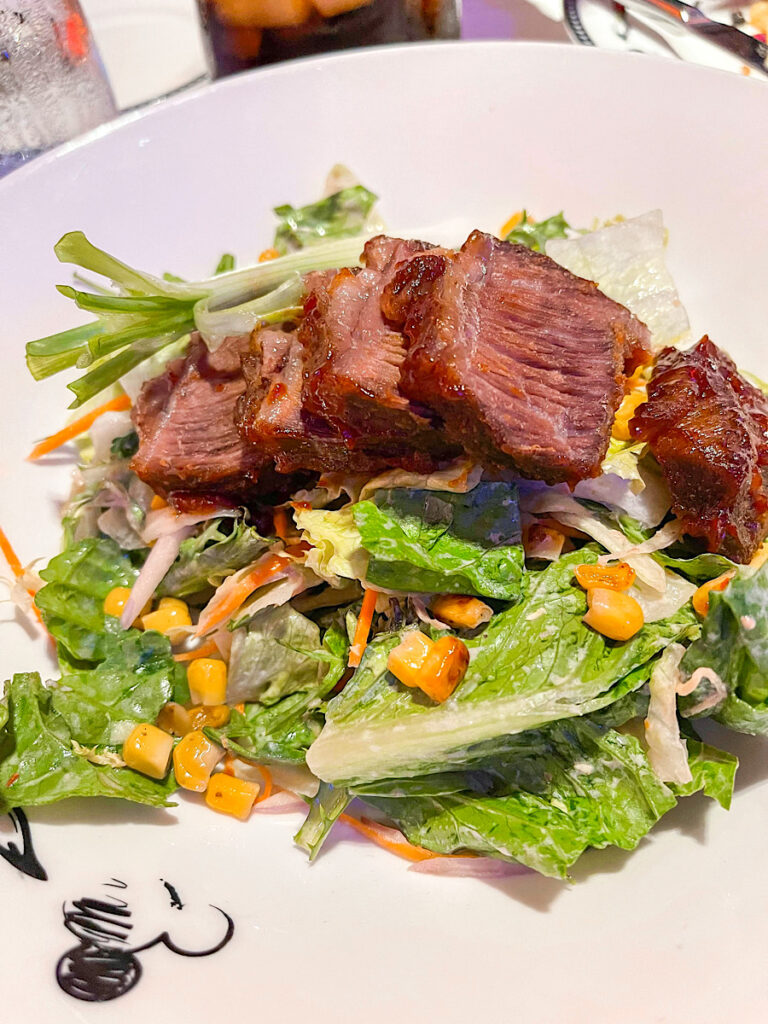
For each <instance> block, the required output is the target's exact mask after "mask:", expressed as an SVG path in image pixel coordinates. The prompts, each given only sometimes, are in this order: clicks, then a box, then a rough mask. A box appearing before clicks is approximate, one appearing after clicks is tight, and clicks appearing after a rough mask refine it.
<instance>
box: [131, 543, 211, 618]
mask: <svg viewBox="0 0 768 1024" xmlns="http://www.w3.org/2000/svg"><path fill="white" fill-rule="evenodd" d="M194 529H195V527H194V526H193V525H190V526H182V527H180V528H179V529H177V530H175V531H174V532H172V533H164V534H163V535H162V537H159V538H158V540H157V541H156V542H155V545H154V546H153V548H152V550H151V551H150V552H149V555H148V556H147V560H146V562H145V563H144V565H143V566H142V568H141V572H140V573H139V575H138V577H137V578H136V582H135V583H134V584H133V587H132V588H131V596H130V597H129V598H128V600H127V601H126V602H125V607H124V608H123V613H122V615H121V616H120V625H121V626H122V627H123V629H130V627H131V625H132V624H133V622H134V620H135V619H136V616H137V615H138V614H139V612H140V611H141V609H142V608H143V607H144V605H145V604H146V603H147V601H149V599H150V598H151V597H152V595H153V594H154V592H155V591H156V590H157V588H158V587H159V585H160V581H161V580H162V578H163V577H164V576H165V574H166V573H167V572H168V570H169V569H170V567H171V566H172V565H173V563H174V562H175V560H176V556H177V555H178V553H179V548H180V547H181V543H182V541H185V540H186V539H187V537H189V536H191V534H192V532H193V531H194Z"/></svg>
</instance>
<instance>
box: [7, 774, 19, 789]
mask: <svg viewBox="0 0 768 1024" xmlns="http://www.w3.org/2000/svg"><path fill="white" fill-rule="evenodd" d="M18 777H19V773H18V772H14V773H13V775H11V777H10V778H9V779H8V781H7V782H6V784H5V788H6V789H10V787H11V786H12V785H13V784H14V782H16V780H17V779H18Z"/></svg>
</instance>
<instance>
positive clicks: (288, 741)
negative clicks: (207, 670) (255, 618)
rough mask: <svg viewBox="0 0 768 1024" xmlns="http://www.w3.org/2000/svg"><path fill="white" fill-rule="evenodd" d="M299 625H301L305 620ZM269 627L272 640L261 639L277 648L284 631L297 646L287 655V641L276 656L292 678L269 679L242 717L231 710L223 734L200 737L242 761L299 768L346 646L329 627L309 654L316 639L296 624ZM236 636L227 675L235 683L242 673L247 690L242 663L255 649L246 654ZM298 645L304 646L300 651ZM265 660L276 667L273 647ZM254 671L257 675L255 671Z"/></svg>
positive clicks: (343, 663) (339, 631)
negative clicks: (309, 667)
mask: <svg viewBox="0 0 768 1024" xmlns="http://www.w3.org/2000/svg"><path fill="white" fill-rule="evenodd" d="M295 615H297V616H298V619H303V618H304V617H303V616H301V615H299V614H298V612H296V613H295ZM304 622H305V623H307V622H309V620H306V619H305V620H304ZM271 627H272V629H273V636H272V637H267V639H268V640H270V641H271V643H272V644H275V645H279V644H280V643H281V640H282V641H286V640H288V636H287V633H286V630H287V629H291V628H292V629H293V630H294V637H293V639H294V640H297V641H298V643H297V644H296V646H295V649H294V650H293V651H291V650H290V641H288V642H287V643H286V645H285V647H283V648H282V650H283V654H284V655H285V656H287V661H288V663H289V665H290V666H292V670H293V672H294V673H296V674H297V675H296V676H292V675H291V674H290V672H286V673H285V674H284V675H281V676H280V678H279V679H273V685H267V687H266V689H265V691H264V692H263V693H262V694H261V695H260V698H259V699H258V700H255V701H253V702H252V703H246V704H245V708H244V710H243V711H242V712H240V711H237V710H234V711H233V712H232V715H231V717H230V719H229V721H228V722H227V724H226V725H225V726H224V727H223V728H221V729H207V730H206V732H207V733H208V734H209V735H210V737H211V739H213V740H215V741H216V742H217V743H221V744H223V745H224V746H226V747H227V748H228V749H229V750H231V751H232V753H234V754H236V755H237V756H238V757H243V758H245V759H246V760H250V761H258V762H261V761H276V762H282V763H288V764H304V761H305V757H306V752H307V750H308V749H309V746H310V745H311V744H312V743H313V742H314V740H315V739H316V738H317V736H318V735H319V733H320V730H321V728H322V725H323V714H322V712H323V710H324V698H325V697H326V695H327V694H328V693H329V692H330V691H331V690H332V689H333V687H334V686H335V685H336V683H337V682H338V681H339V680H340V679H341V677H342V675H343V674H344V671H345V670H346V667H347V654H348V651H349V640H348V639H347V636H346V635H345V632H344V630H343V628H342V627H341V625H340V624H334V625H332V626H331V627H330V628H329V629H327V630H326V632H325V635H324V636H323V642H322V645H321V646H320V647H319V648H315V649H311V648H310V646H309V643H310V642H314V640H315V639H316V635H315V634H314V632H311V631H310V630H309V629H308V628H307V627H306V626H305V625H303V624H301V626H300V624H299V623H298V621H297V620H296V619H293V618H292V617H291V619H290V620H286V619H284V620H282V621H281V620H279V619H278V620H275V621H273V622H272V623H271ZM281 627H282V628H281ZM257 628H258V627H257ZM239 632H240V631H237V632H236V633H235V641H234V643H233V651H232V659H231V660H230V673H234V676H235V679H236V680H237V679H238V676H239V674H240V673H242V675H243V679H244V682H243V684H242V685H243V686H244V687H245V686H247V685H248V684H247V675H248V672H249V671H250V669H249V664H250V662H249V660H248V659H249V657H251V656H253V657H255V658H256V659H259V658H260V657H261V652H259V651H258V646H257V645H254V648H251V649H249V645H248V644H247V638H246V639H245V640H241V639H239V637H238V633H239ZM275 633H278V634H279V633H282V636H281V637H279V638H276V637H275V635H274V634H275ZM260 635H261V637H262V638H264V635H265V634H264V632H262V633H261V634H260ZM256 636H257V637H258V636H259V634H256ZM235 643H237V644H242V645H244V647H245V649H244V650H243V649H242V648H236V647H235ZM300 643H303V644H305V645H306V646H305V647H304V648H303V649H302V648H301V647H300V646H299V644H300ZM271 655H272V657H271V659H270V661H271V665H272V667H274V666H275V665H278V659H277V657H276V651H275V648H274V646H273V647H272V650H271ZM296 655H297V656H298V657H296ZM307 659H310V660H311V662H312V665H313V666H314V671H313V672H312V674H311V676H310V673H309V672H307V671H306V669H307ZM318 666H319V667H320V671H318ZM323 668H324V670H323ZM254 670H255V671H257V672H258V671H259V670H260V669H259V667H257V666H255V667H254ZM297 679H298V681H300V682H301V683H302V685H303V687H304V688H303V689H296V688H295V685H294V684H295V683H296V681H297ZM265 683H268V679H267V677H266V676H264V677H263V678H262V684H265ZM237 685H238V686H239V685H240V683H237ZM267 694H268V695H269V696H267ZM227 698H228V700H229V701H230V702H232V701H233V700H234V699H235V698H234V697H233V696H232V687H231V685H230V686H229V687H228V689H227ZM265 700H269V701H270V703H265V702H264V701H265Z"/></svg>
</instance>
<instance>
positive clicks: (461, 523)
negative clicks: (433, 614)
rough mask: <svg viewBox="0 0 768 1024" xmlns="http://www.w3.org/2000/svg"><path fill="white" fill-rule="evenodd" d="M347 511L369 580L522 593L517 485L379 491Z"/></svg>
mask: <svg viewBox="0 0 768 1024" xmlns="http://www.w3.org/2000/svg"><path fill="white" fill-rule="evenodd" d="M352 514H353V515H354V519H355V524H356V525H357V528H358V530H359V531H360V538H361V542H362V546H363V547H364V548H365V549H366V551H368V552H369V554H370V560H369V562H368V570H367V574H366V581H367V582H368V583H370V584H372V585H373V586H374V587H381V588H383V589H385V590H401V591H406V592H408V591H411V592H412V591H416V592H424V593H443V592H445V593H453V594H474V595H477V596H479V597H492V598H498V599H499V600H504V601H514V600H517V599H518V598H519V597H520V593H521V581H522V577H523V572H524V558H525V556H524V554H523V548H522V544H521V530H520V510H519V508H518V504H517V488H516V487H515V486H514V484H508V483H480V484H478V486H477V487H475V488H474V489H473V490H471V491H468V492H467V493H465V494H456V493H453V492H450V491H420V490H414V489H411V488H394V489H392V490H383V491H377V492H376V493H375V495H374V497H373V499H372V500H367V501H361V502H358V504H356V505H353V506H352Z"/></svg>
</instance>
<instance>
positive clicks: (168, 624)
mask: <svg viewBox="0 0 768 1024" xmlns="http://www.w3.org/2000/svg"><path fill="white" fill-rule="evenodd" d="M141 624H142V626H143V627H144V629H155V630H157V632H158V633H165V634H166V635H168V634H169V633H171V632H173V630H174V629H178V628H179V626H191V625H192V619H191V617H190V614H189V608H188V607H187V603H186V601H180V600H179V599H178V598H177V597H161V598H160V603H159V604H158V606H157V608H156V610H155V611H153V612H149V614H148V615H142V617H141Z"/></svg>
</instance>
